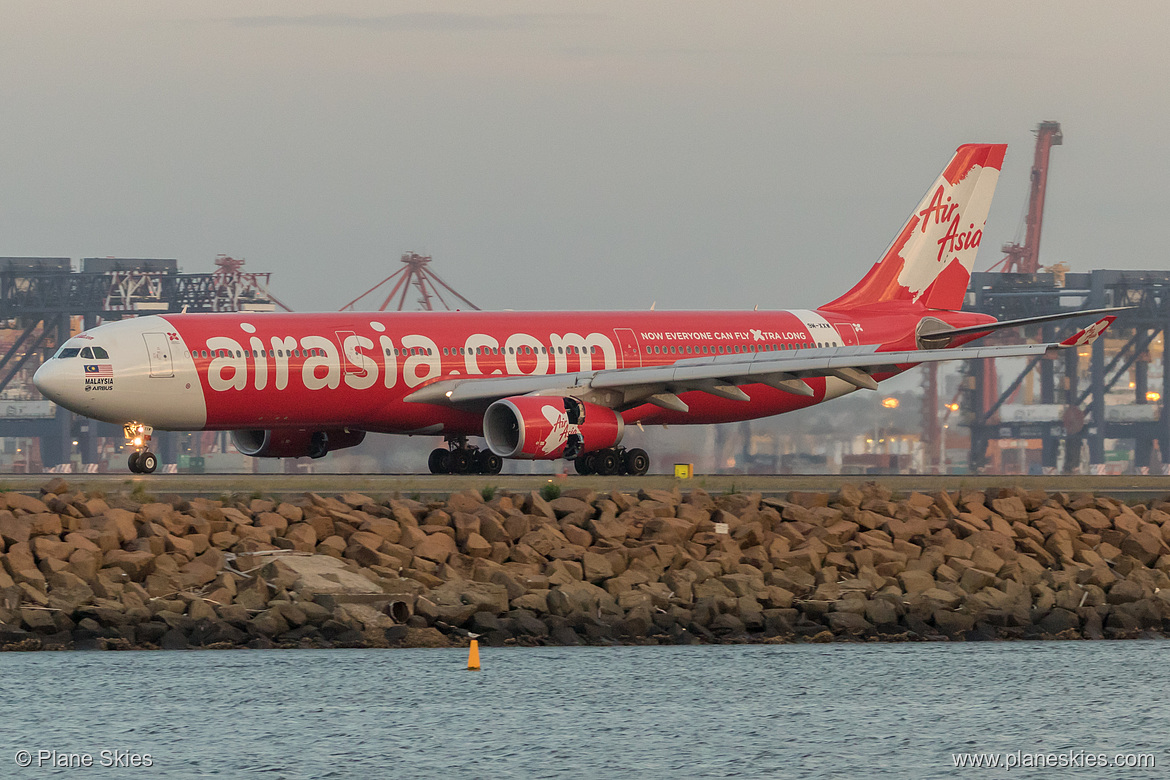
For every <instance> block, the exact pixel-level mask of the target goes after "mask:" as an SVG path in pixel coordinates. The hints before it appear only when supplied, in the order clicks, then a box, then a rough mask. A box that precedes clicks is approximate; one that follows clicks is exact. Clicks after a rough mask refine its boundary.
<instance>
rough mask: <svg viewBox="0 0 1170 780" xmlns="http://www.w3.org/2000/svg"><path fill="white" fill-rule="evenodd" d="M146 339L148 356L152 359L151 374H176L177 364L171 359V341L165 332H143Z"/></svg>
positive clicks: (159, 375) (160, 375) (161, 375)
mask: <svg viewBox="0 0 1170 780" xmlns="http://www.w3.org/2000/svg"><path fill="white" fill-rule="evenodd" d="M142 338H143V339H144V340H145V341H146V357H147V359H148V360H149V361H150V375H151V376H156V377H166V376H174V375H175V364H174V362H173V361H172V359H171V342H170V339H168V338H167V334H165V333H143V334H142Z"/></svg>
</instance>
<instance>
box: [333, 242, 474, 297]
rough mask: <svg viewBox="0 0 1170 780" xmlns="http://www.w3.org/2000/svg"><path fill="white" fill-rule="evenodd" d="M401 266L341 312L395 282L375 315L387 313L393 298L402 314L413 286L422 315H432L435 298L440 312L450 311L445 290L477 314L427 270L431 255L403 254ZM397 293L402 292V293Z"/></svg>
mask: <svg viewBox="0 0 1170 780" xmlns="http://www.w3.org/2000/svg"><path fill="white" fill-rule="evenodd" d="M402 262H403V263H405V265H404V266H403V267H402V268H399V269H398V270H397V271H395V272H394V273H392V274H390V275H389V276H387V277H386V278H385V279H383V280H382V281H380V282H378V283H377V284H375V285H374V286H373V287H371V288H370V289H368V290H366V291H365V292H364V293H362V294H361V295H359V296H358V297H356V298H354V299H353V300H352V301H350V302H349V303H347V304H345V305H344V306H342V307H341V311H353V310H354V306H355V305H356V304H357V302H358V301H360V300H361V299H362V298H365V297H366V296H367V295H369V294H370V293H372V292H374V290H377V289H378V288H379V287H382V286H383V285H386V284H389V283H390V282H391V281H393V280H394V279H397V280H398V281H397V282H395V284H394V286H393V287H392V288H391V289H390V294H389V295H387V296H386V300H384V301H382V305H381V306H380V307H378V311H386V309H387V308H389V306H390V303H391V301H393V300H394V298H395V296H397V297H398V311H403V307H404V306H405V304H406V294H407V293H408V292H410V288H411V287H412V286H413V287H416V288H418V291H419V295H420V297H419V299H418V304H419V306H420V307H421V308H422V310H423V311H434V308H435V306H434V302H433V299H435V298H437V299H438V300H439V303H441V304H443V308H445V309H446V310H447V311H450V310H451V305H450V304H448V303H447V299H446V298H444V297H443V292H442V291H443V290H446V291H447V292H448V293H450V294H451V295H454V296H455V297H456V298H458V299H459V300H460V301H462V302H463V303H464V304H465V305H466V306H467V307H468V308H471V309H474V310H476V311H480V308H479V307H478V306H476V305H475V304H474V303H472V302H471V301H469V300H467V299H466V298H464V297H463V296H462V295H460V294H459V293H458V292H456V290H455V288H453V287H452V286H451V285H449V284H447V283H446V282H444V281H443V280H442V279H440V278H439V276H438V274H436V273H435V272H434V271H432V270H430V268H428V266H429V265H430V262H431V256H430V255H419V254H416V253H414V252H407V253H406V254H404V255H402ZM440 288H441V289H440ZM399 291H401V293H400V292H399Z"/></svg>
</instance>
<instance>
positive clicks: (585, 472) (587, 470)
mask: <svg viewBox="0 0 1170 780" xmlns="http://www.w3.org/2000/svg"><path fill="white" fill-rule="evenodd" d="M573 467H574V468H575V469H577V473H578V474H580V475H581V476H583V477H587V476H589V475H590V474H592V473H593V455H592V453H590V454H588V455H582V456H581V457H579V458H577V459H576V460H575V461H573Z"/></svg>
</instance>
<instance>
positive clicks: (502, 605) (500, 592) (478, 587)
mask: <svg viewBox="0 0 1170 780" xmlns="http://www.w3.org/2000/svg"><path fill="white" fill-rule="evenodd" d="M459 598H460V600H461V601H462V602H463V603H464V604H473V605H474V606H475V608H476V611H481V612H491V613H492V614H493V615H501V614H503V613H505V612H507V611H508V608H509V607H508V590H507V588H505V587H504V586H503V585H497V584H495V583H492V582H468V583H467V584H466V585H464V586H463V588H462V589H461V590H460V592H459Z"/></svg>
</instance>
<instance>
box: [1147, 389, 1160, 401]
mask: <svg viewBox="0 0 1170 780" xmlns="http://www.w3.org/2000/svg"><path fill="white" fill-rule="evenodd" d="M1146 400H1147V401H1160V400H1162V394H1161V393H1159V392H1157V391H1156V390H1151V391H1150V392H1148V393H1146Z"/></svg>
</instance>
